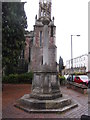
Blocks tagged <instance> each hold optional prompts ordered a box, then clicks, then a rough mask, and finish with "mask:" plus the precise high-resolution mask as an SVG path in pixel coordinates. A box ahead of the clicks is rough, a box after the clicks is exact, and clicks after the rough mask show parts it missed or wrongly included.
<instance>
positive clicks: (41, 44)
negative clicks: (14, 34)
mask: <svg viewBox="0 0 90 120" xmlns="http://www.w3.org/2000/svg"><path fill="white" fill-rule="evenodd" d="M41 46H42V31H40V47H41Z"/></svg>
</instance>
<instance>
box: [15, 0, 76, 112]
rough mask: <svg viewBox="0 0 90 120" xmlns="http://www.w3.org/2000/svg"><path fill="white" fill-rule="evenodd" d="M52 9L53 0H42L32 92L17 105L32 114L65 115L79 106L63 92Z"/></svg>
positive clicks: (33, 52)
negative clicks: (58, 74) (57, 61)
mask: <svg viewBox="0 0 90 120" xmlns="http://www.w3.org/2000/svg"><path fill="white" fill-rule="evenodd" d="M51 5H52V2H51V0H39V17H38V18H37V16H36V17H35V25H34V40H33V45H32V48H31V63H30V66H29V69H30V70H33V72H34V77H33V81H32V92H31V93H30V94H25V95H24V96H22V97H21V98H20V99H18V100H17V101H16V103H15V106H16V107H18V108H20V109H22V110H24V111H27V112H30V113H31V112H33V113H35V112H37V113H41V112H44V113H47V112H49V113H50V112H54V113H56V112H59V113H61V112H63V111H66V110H69V109H71V108H74V107H76V106H78V105H77V103H76V102H75V101H74V100H72V99H71V98H69V97H68V96H67V95H64V94H62V92H61V90H60V83H59V80H58V77H57V67H56V53H57V52H56V49H57V47H56V45H55V40H56V38H55V32H56V26H55V25H54V17H53V18H52V19H51Z"/></svg>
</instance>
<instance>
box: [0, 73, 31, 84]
mask: <svg viewBox="0 0 90 120" xmlns="http://www.w3.org/2000/svg"><path fill="white" fill-rule="evenodd" d="M32 79H33V73H32V72H30V73H24V74H10V75H8V76H3V78H2V82H3V83H30V84H31V83H32Z"/></svg>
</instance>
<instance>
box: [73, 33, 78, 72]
mask: <svg viewBox="0 0 90 120" xmlns="http://www.w3.org/2000/svg"><path fill="white" fill-rule="evenodd" d="M72 36H78V37H79V36H80V35H71V71H72V72H73V47H72Z"/></svg>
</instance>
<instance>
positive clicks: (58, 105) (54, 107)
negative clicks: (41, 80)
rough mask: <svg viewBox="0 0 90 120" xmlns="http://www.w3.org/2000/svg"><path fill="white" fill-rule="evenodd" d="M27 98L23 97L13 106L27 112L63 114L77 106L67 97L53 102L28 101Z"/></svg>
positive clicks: (26, 96)
mask: <svg viewBox="0 0 90 120" xmlns="http://www.w3.org/2000/svg"><path fill="white" fill-rule="evenodd" d="M29 96H30V95H29V94H28V95H24V96H23V97H22V98H20V99H19V100H18V101H17V103H16V104H15V106H16V107H18V108H21V109H23V110H25V111H27V112H63V111H66V110H69V109H71V108H74V107H76V106H78V105H77V103H75V102H74V101H72V100H71V99H70V98H69V97H68V96H67V95H64V96H63V97H60V98H58V99H54V100H37V99H32V98H31V99H30V98H29Z"/></svg>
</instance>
